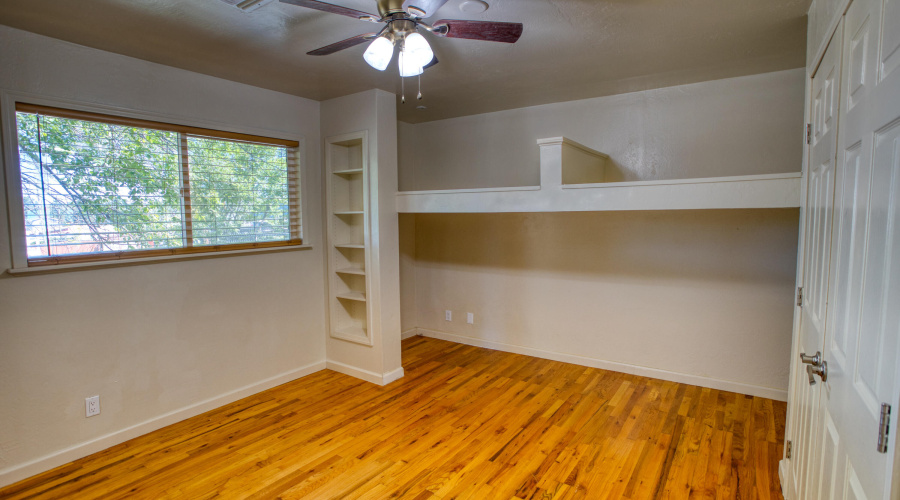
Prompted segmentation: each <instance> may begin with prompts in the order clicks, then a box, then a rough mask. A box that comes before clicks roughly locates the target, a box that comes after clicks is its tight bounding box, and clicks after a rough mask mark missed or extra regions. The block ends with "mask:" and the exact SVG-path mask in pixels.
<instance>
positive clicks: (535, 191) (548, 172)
mask: <svg viewBox="0 0 900 500" xmlns="http://www.w3.org/2000/svg"><path fill="white" fill-rule="evenodd" d="M537 142H538V145H540V146H541V185H540V186H518V187H496V188H480V189H454V190H440V191H401V192H399V193H397V211H398V212H400V213H482V212H484V213H500V212H594V211H616V210H619V211H621V210H698V209H730V208H795V207H799V206H800V173H799V172H796V173H782V174H764V175H742V176H728V177H707V178H701V179H671V180H649V181H633V182H596V179H598V178H600V179H602V175H603V173H604V172H603V170H604V168H605V162H606V160H607V159H608V156H606V155H605V154H603V153H600V152H598V151H594V150H592V149H590V148H588V147H586V146H583V145H581V144H578V143H576V142H574V141H571V140H569V139H566V138H563V137H555V138H551V139H540V140H538V141H537ZM573 179H575V180H578V179H582V180H594V182H584V181H582V182H572V181H573Z"/></svg>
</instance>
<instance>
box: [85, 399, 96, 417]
mask: <svg viewBox="0 0 900 500" xmlns="http://www.w3.org/2000/svg"><path fill="white" fill-rule="evenodd" d="M99 414H100V396H91V397H89V398H84V416H85V417H93V416H94V415H99Z"/></svg>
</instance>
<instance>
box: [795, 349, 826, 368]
mask: <svg viewBox="0 0 900 500" xmlns="http://www.w3.org/2000/svg"><path fill="white" fill-rule="evenodd" d="M800 361H802V362H804V363H806V364H807V365H817V364H819V362H820V361H822V353H821V352H820V351H816V353H815V354H814V355H812V356H810V355H809V354H806V353H804V352H801V353H800Z"/></svg>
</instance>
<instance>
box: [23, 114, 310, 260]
mask: <svg viewBox="0 0 900 500" xmlns="http://www.w3.org/2000/svg"><path fill="white" fill-rule="evenodd" d="M16 125H17V133H18V145H19V170H20V179H21V189H22V203H23V212H24V217H25V235H26V238H25V239H26V242H25V243H26V247H27V256H28V265H29V266H39V265H50V264H62V263H74V262H87V261H95V260H109V259H123V258H133V257H149V256H156V255H171V254H179V253H194V252H209V251H221V250H237V249H246V248H264V247H272V246H287V245H299V244H301V243H302V239H301V236H300V230H301V228H300V203H299V192H298V190H299V186H298V173H297V167H296V163H295V160H294V156H295V154H296V147H297V143H296V142H295V141H286V140H282V139H272V138H266V137H259V136H252V135H244V134H235V133H231V132H222V131H215V130H207V129H200V128H195V127H186V126H180V125H173V124H168V123H160V122H151V121H144V120H136V119H131V118H124V117H116V116H109V115H101V114H95V113H87V112H81V111H72V110H64V109H58V108H49V107H43V106H35V105H30V104H23V103H18V104H17V105H16Z"/></svg>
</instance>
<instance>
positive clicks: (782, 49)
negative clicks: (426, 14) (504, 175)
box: [0, 0, 810, 122]
mask: <svg viewBox="0 0 900 500" xmlns="http://www.w3.org/2000/svg"><path fill="white" fill-rule="evenodd" d="M461 1H462V0H450V1H449V2H448V3H447V4H446V5H444V7H442V8H441V9H440V10H439V11H438V12H437V13H436V15H435V17H432V18H431V20H432V21H433V20H435V19H442V18H443V19H477V20H495V21H512V22H521V23H523V24H524V25H525V30H524V33H523V35H522V38H521V39H520V40H519V42H518V43H516V44H512V45H510V44H504V43H492V42H482V41H474V40H463V39H450V38H436V37H434V36H432V35H430V34H428V33H426V34H425V36H426V37H427V38H429V41H431V42H432V47H433V48H434V51H435V53H436V55H437V56H438V59H440V64H438V65H437V66H434V67H432V68H429V69H428V70H426V72H425V74H424V75H423V76H422V91H423V94H424V99H423V100H422V101H421V102H418V103H417V102H416V99H415V93H416V85H417V82H416V79H415V78H407V79H405V80H406V87H407V88H406V93H407V103H406V104H405V105H402V104H400V103H399V101H398V113H399V117H400V119H401V120H404V121H408V122H421V121H428V120H435V119H442V118H449V117H453V116H461V115H468V114H475V113H484V112H488V111H496V110H501V109H509V108H515V107H522V106H529V105H535V104H543V103H548V102H558V101H567V100H573V99H582V98H587V97H597V96H602V95H610V94H618V93H622V92H631V91H636V90H644V89H649V88H659V87H665V86H670V85H678V84H683V83H692V82H698V81H704V80H712V79H719V78H728V77H733V76H740V75H747V74H753V73H762V72H768V71H777V70H782V69H789V68H797V67H802V66H803V65H804V59H805V54H806V51H805V43H806V20H805V13H806V10H807V8H808V7H809V3H810V0H487V1H488V3H489V4H490V9H488V10H487V11H486V12H484V13H482V14H476V15H470V14H464V13H462V12H461V11H460V10H459V4H460V3H461ZM333 3H335V4H339V5H342V6H345V7H351V8H355V9H359V10H364V11H368V12H376V9H375V2H374V0H333ZM0 24H6V25H9V26H12V27H14V28H19V29H23V30H27V31H31V32H34V33H39V34H42V35H47V36H50V37H54V38H59V39H62V40H67V41H70V42H74V43H78V44H81V45H87V46H89V47H95V48H98V49H103V50H107V51H111V52H116V53H120V54H125V55H128V56H133V57H137V58H140V59H146V60H148V61H153V62H157V63H161V64H166V65H169V66H175V67H178V68H184V69H188V70H191V71H196V72H199V73H205V74H208V75H214V76H218V77H221V78H225V79H228V80H234V81H238V82H243V83H247V84H250V85H255V86H258V87H263V88H267V89H272V90H277V91H281V92H285V93H288V94H294V95H298V96H302V97H308V98H311V99H316V100H323V99H329V98H332V97H338V96H342V95H347V94H351V93H355V92H359V91H363V90H367V89H370V88H373V87H378V88H381V89H384V90H388V91H391V92H395V93H397V94H399V93H400V77H399V76H398V75H397V69H396V57H395V60H394V62H393V63H392V64H391V66H390V67H389V68H388V69H387V70H386V71H385V72H378V71H376V70H374V69H372V68H370V67H369V66H368V65H367V64H366V63H365V62H364V61H363V59H362V53H363V51H364V50H365V45H360V46H357V47H354V48H351V49H347V50H345V51H343V52H339V53H337V54H334V55H330V56H324V57H313V56H307V55H306V52H307V51H309V50H312V49H315V48H318V47H320V46H323V45H327V44H330V43H333V42H336V41H338V40H342V39H344V38H347V37H350V36H353V35H357V34H360V33H368V32H372V31H376V30H377V29H378V26H376V25H374V24H370V23H367V22H363V21H358V20H355V19H352V18H349V17H343V16H338V15H334V14H328V13H324V12H318V11H314V10H309V9H304V8H300V7H296V6H292V5H287V4H282V3H278V2H275V3H273V4H269V5H266V6H264V7H262V8H260V9H258V10H256V11H254V12H249V13H245V12H242V11H240V10H238V9H237V8H235V7H232V6H230V5H228V4H226V3H224V2H221V1H219V0H77V1H73V0H0ZM373 28H374V29H373ZM417 104H422V105H425V106H426V107H427V109H425V110H417V109H416V105H417Z"/></svg>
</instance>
